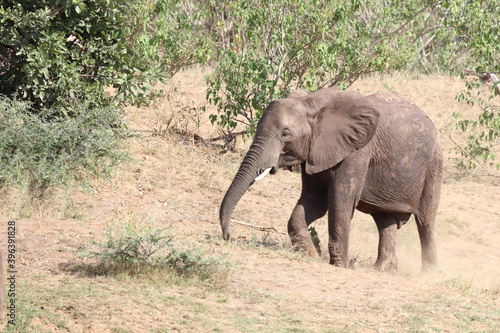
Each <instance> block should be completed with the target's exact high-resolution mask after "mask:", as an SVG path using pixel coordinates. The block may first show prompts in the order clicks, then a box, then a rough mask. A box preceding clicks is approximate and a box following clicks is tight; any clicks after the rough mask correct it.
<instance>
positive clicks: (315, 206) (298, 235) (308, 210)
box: [288, 198, 327, 258]
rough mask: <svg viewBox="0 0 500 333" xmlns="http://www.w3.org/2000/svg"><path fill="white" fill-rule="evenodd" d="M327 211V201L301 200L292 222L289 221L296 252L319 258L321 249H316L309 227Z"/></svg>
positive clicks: (289, 233) (294, 211) (289, 229)
mask: <svg viewBox="0 0 500 333" xmlns="http://www.w3.org/2000/svg"><path fill="white" fill-rule="evenodd" d="M323 201H324V202H323ZM326 211H327V207H326V200H322V199H319V200H313V199H311V200H307V199H305V198H301V199H300V200H299V202H298V203H297V205H296V206H295V209H294V210H293V213H292V216H290V220H288V235H289V236H290V239H291V241H292V244H293V247H294V248H295V249H296V250H298V251H302V252H304V253H305V254H306V255H309V256H311V257H313V258H318V257H319V251H318V250H319V249H318V248H316V246H315V244H314V242H313V240H312V237H311V235H310V233H309V230H307V227H308V226H309V225H310V224H311V223H312V222H313V221H315V220H317V219H319V218H321V217H323V216H324V215H325V214H326Z"/></svg>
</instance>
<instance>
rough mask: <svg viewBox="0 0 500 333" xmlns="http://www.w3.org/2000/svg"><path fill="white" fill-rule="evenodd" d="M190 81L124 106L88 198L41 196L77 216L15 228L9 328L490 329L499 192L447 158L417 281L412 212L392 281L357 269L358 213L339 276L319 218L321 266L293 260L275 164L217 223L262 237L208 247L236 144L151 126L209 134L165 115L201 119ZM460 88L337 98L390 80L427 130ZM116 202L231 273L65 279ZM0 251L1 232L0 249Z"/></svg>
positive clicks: (367, 233) (364, 261) (369, 246)
mask: <svg viewBox="0 0 500 333" xmlns="http://www.w3.org/2000/svg"><path fill="white" fill-rule="evenodd" d="M204 74H205V73H203V72H202V71H201V70H197V69H192V70H189V71H187V72H184V73H180V74H178V75H177V76H176V77H174V79H173V81H172V86H171V87H168V89H170V90H169V91H170V92H171V97H170V98H171V99H172V100H169V101H166V102H164V103H163V104H159V105H158V106H157V107H156V108H149V109H145V108H142V109H135V108H131V109H129V110H128V115H127V118H128V119H129V127H131V128H133V129H136V130H137V131H138V132H137V133H138V134H140V136H141V137H140V138H134V139H133V140H132V142H131V152H132V155H133V157H134V162H133V163H130V164H129V165H126V166H124V168H123V170H122V171H121V172H119V173H118V174H117V175H116V176H115V177H114V178H113V179H112V180H111V182H106V183H102V184H96V185H95V186H94V187H93V188H92V194H93V196H89V195H88V194H86V193H74V194H72V196H71V198H68V199H61V198H55V199H54V202H53V203H55V205H54V206H55V207H57V206H58V205H59V204H58V202H60V203H62V202H68V203H70V205H68V206H69V207H70V208H69V209H66V212H68V211H70V213H65V215H66V216H70V215H71V216H75V217H76V216H78V217H79V218H77V219H75V218H71V219H67V220H61V219H58V218H54V217H50V218H33V217H31V218H29V219H22V220H18V221H17V226H18V228H19V234H18V239H19V243H20V253H21V254H22V257H21V259H20V260H21V261H20V266H19V267H20V268H19V276H20V277H22V284H21V285H20V287H19V288H20V291H21V294H20V298H19V304H21V305H20V306H21V307H20V309H21V310H20V311H22V312H23V313H24V314H23V315H25V316H28V320H27V325H28V327H27V328H24V332H36V331H40V332H46V331H49V332H58V331H71V332H166V331H182V332H207V331H216V332H217V331H218V332H256V331H258V332H280V331H281V332H290V331H297V332H337V331H339V332H341V331H345V332H353V331H354V332H391V331H392V332H404V331H415V332H416V331H419V332H427V331H447V332H467V331H485V332H493V331H498V330H500V312H499V310H498V309H499V307H498V305H499V301H500V298H499V297H498V296H499V290H500V219H499V215H498V212H497V210H498V203H499V202H500V188H499V187H498V186H497V185H495V184H492V183H491V181H490V180H489V179H488V178H479V179H474V180H470V179H468V180H462V181H456V180H455V177H454V173H455V171H456V169H455V168H454V166H453V164H452V162H451V161H449V160H447V161H446V176H445V179H444V184H443V192H442V201H441V206H440V210H439V212H438V222H437V233H438V247H439V258H440V259H439V260H440V267H439V270H438V271H436V272H433V273H429V274H424V275H422V274H420V245H419V241H418V235H417V230H416V226H415V223H414V221H413V219H412V220H410V221H409V222H408V223H407V225H405V226H403V228H402V229H401V230H399V231H398V240H397V244H398V248H397V251H398V256H399V264H400V272H399V273H398V274H394V275H389V274H383V273H379V272H375V271H373V270H372V268H371V266H372V265H373V263H374V261H375V257H376V249H377V241H378V236H377V232H376V227H375V223H374V222H373V221H372V219H371V217H369V216H367V215H364V214H361V213H356V214H355V217H354V220H353V222H352V231H351V241H350V245H351V246H350V254H351V257H352V258H356V265H355V267H354V268H351V269H339V268H334V267H332V266H330V265H328V264H327V262H326V261H327V253H326V252H327V251H326V244H327V234H328V232H327V222H326V221H327V219H326V218H322V219H321V220H319V221H316V222H315V223H314V224H313V226H314V227H315V230H316V231H317V233H318V236H319V239H320V246H321V248H322V250H323V257H322V259H321V260H319V261H315V260H310V259H307V258H304V257H303V256H301V255H300V254H297V253H295V252H293V251H292V250H291V247H290V242H289V240H288V236H287V235H286V221H287V220H288V217H289V215H290V214H291V212H292V209H293V207H294V205H295V203H296V201H297V199H298V197H299V195H300V175H299V174H297V173H290V172H282V171H280V172H278V173H277V174H276V175H274V176H269V177H266V178H264V179H263V180H262V181H260V182H258V183H256V184H254V185H253V186H252V188H251V189H250V190H249V191H248V193H247V194H245V196H244V197H243V198H242V200H241V201H240V203H239V204H238V206H237V208H236V210H235V212H234V214H233V218H234V219H236V220H240V221H244V222H247V223H251V224H255V225H260V226H264V227H267V228H274V229H275V230H276V232H262V231H258V230H256V229H253V228H249V227H247V226H243V225H237V224H233V225H232V234H231V235H232V237H233V238H234V240H233V241H232V242H230V243H226V242H224V241H222V240H221V237H220V226H219V224H218V209H219V206H220V202H221V199H222V197H223V195H224V192H225V191H226V189H227V187H228V186H229V184H230V182H231V180H232V177H233V175H234V174H235V173H236V171H237V168H238V166H239V162H240V161H241V159H242V158H243V154H244V152H245V150H246V148H248V146H249V144H250V142H243V141H241V140H240V141H239V142H238V144H237V146H238V147H239V148H241V150H237V151H235V152H225V151H223V150H222V149H220V148H218V147H209V146H208V147H207V146H203V145H196V144H195V143H194V142H193V140H192V139H191V138H189V137H186V136H183V135H180V134H178V133H175V132H172V131H166V130H165V128H166V127H167V125H168V126H169V127H170V128H171V127H173V126H174V125H175V126H176V127H180V128H184V129H187V130H189V131H195V132H196V133H198V134H200V135H202V136H204V137H214V136H217V135H218V132H217V130H216V129H214V128H212V127H211V125H210V123H209V121H208V114H210V113H211V112H214V111H215V110H213V109H212V108H211V107H210V106H208V105H207V106H206V108H207V111H206V112H205V113H204V114H197V115H196V116H195V117H192V116H189V114H188V116H189V117H187V118H182V117H181V118H179V117H177V116H175V117H172V114H173V113H175V112H176V111H178V110H179V109H182V108H184V107H185V106H191V105H195V106H196V110H198V111H200V110H201V109H200V108H199V106H200V105H202V103H204V97H205V91H204V89H205V86H204V80H203V76H204ZM462 84H463V83H462V82H461V81H460V80H459V79H456V78H446V77H410V76H407V75H404V74H399V73H396V74H394V75H392V76H385V77H379V76H373V77H370V78H366V79H364V80H361V81H359V82H357V83H356V84H355V85H354V86H353V87H352V89H355V90H359V91H360V92H361V93H363V94H369V93H372V92H375V91H377V90H383V89H386V88H391V87H394V90H395V91H397V92H398V93H400V94H401V95H402V96H404V97H405V98H407V99H408V100H410V101H412V102H414V103H415V104H417V105H419V106H421V107H422V109H423V110H424V111H426V112H427V114H429V116H430V117H431V119H432V120H433V121H434V122H435V123H436V125H437V126H438V127H441V126H444V125H446V124H447V122H449V119H450V116H451V114H452V113H453V112H454V111H457V110H462V111H467V110H466V109H465V108H464V106H461V105H457V104H456V103H455V100H454V97H455V95H456V93H457V91H459V90H460V89H461V88H462ZM174 87H176V89H177V91H176V92H175V89H174ZM193 101H194V104H193V103H192V102H193ZM188 118H189V119H188ZM198 118H199V120H200V121H199V126H198V125H197V124H196V122H197V119H198ZM170 119H172V120H170ZM153 133H154V134H155V135H153ZM455 134H457V135H458V132H456V133H455ZM446 135H447V134H446V133H445V134H441V141H442V144H443V148H444V151H445V154H447V149H448V148H450V147H451V144H452V143H451V142H450V141H449V140H448V139H447V136H446ZM447 156H448V155H447ZM0 198H1V197H0ZM0 200H5V199H3V198H2V199H0ZM9 205H10V206H9ZM15 205H16V204H15V203H12V202H9V201H8V200H7V201H6V202H5V203H4V206H2V207H14V208H2V209H5V210H4V211H3V213H4V216H7V217H11V216H12V215H10V213H9V212H10V211H13V210H15ZM50 209H51V208H50V206H49V208H46V210H50ZM117 209H118V210H122V211H126V212H127V211H136V212H137V213H138V214H142V215H147V216H151V217H153V218H154V219H155V221H156V222H157V223H158V224H159V225H160V226H162V227H169V228H171V230H172V232H173V233H174V234H175V235H176V238H177V239H178V240H179V245H178V246H179V249H180V250H188V249H192V248H200V249H202V250H203V251H204V253H206V254H207V255H208V256H214V257H225V258H227V260H228V261H229V262H230V263H231V266H232V267H233V271H232V274H231V275H230V278H229V280H228V281H224V284H225V288H223V289H220V290H219V289H217V288H216V289H215V290H214V289H213V288H204V287H203V285H202V284H199V283H198V284H196V283H195V284H185V283H184V284H183V283H182V281H178V282H176V283H172V281H169V280H168V279H165V278H162V277H161V275H157V274H156V273H154V272H151V273H150V274H146V275H135V276H130V275H129V274H123V275H119V274H118V275H111V276H102V275H98V276H95V275H94V276H87V275H85V274H76V273H74V272H71V271H69V270H68V269H67V267H68V265H75V264H78V263H79V261H78V260H81V259H78V258H76V256H75V250H76V249H77V248H78V247H79V246H82V245H85V244H88V242H89V241H90V239H95V237H96V236H97V235H98V234H99V233H100V232H101V231H102V230H103V228H105V224H106V223H105V222H106V221H109V220H110V219H113V218H114V216H116V211H117ZM49 215H50V214H49ZM142 215H141V216H142ZM41 216H47V215H43V214H41ZM3 230H4V231H2V232H4V233H5V230H6V228H4V229H3ZM5 246H6V244H5V238H2V242H0V248H6V247H5ZM20 331H23V329H20Z"/></svg>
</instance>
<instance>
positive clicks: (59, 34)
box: [0, 0, 159, 110]
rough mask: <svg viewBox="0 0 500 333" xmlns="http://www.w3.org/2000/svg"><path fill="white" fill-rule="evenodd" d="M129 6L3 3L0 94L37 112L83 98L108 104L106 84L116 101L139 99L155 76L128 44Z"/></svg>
mask: <svg viewBox="0 0 500 333" xmlns="http://www.w3.org/2000/svg"><path fill="white" fill-rule="evenodd" d="M128 7H129V4H127V3H125V2H122V1H113V0H88V1H79V0H76V1H73V0H46V1H31V0H24V1H21V2H17V1H7V0H6V1H2V6H1V7H0V22H1V24H0V59H1V60H0V66H1V67H0V73H2V74H1V75H0V93H2V94H4V95H7V96H9V97H16V98H20V99H25V100H29V101H31V102H32V107H33V108H34V109H36V110H41V109H43V108H52V107H53V106H69V105H70V104H71V102H72V101H73V100H74V99H78V100H82V99H86V97H87V96H88V95H89V94H92V95H94V98H95V100H98V101H100V103H102V104H108V103H109V101H108V100H107V99H108V98H107V96H106V95H105V94H104V88H106V87H109V86H113V87H115V88H116V89H117V91H118V93H117V94H116V96H115V97H116V98H121V100H120V101H121V102H125V101H126V99H128V100H129V101H131V102H138V101H139V100H140V101H143V100H145V99H146V97H147V96H146V94H145V92H146V91H147V85H145V83H147V81H149V80H155V79H158V78H159V73H158V72H157V69H156V68H151V67H149V64H148V62H145V61H142V59H141V58H140V57H138V55H137V54H136V53H134V52H133V50H132V48H131V45H130V44H129V43H127V39H126V32H127V30H128V29H127V13H128ZM96 96H99V98H96Z"/></svg>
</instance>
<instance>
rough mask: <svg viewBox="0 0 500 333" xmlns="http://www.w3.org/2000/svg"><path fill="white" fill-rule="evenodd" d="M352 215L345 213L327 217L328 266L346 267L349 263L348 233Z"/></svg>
mask: <svg viewBox="0 0 500 333" xmlns="http://www.w3.org/2000/svg"><path fill="white" fill-rule="evenodd" d="M351 218H352V215H350V214H347V212H345V211H344V212H341V214H338V213H337V214H336V213H333V214H332V210H330V213H329V215H328V233H329V235H330V237H329V240H328V251H329V252H330V264H331V265H334V266H339V267H347V265H348V261H349V256H348V255H349V231H350V227H351Z"/></svg>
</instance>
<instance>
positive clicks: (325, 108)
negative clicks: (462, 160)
mask: <svg viewBox="0 0 500 333" xmlns="http://www.w3.org/2000/svg"><path fill="white" fill-rule="evenodd" d="M297 164H300V165H301V169H302V193H301V196H300V198H299V200H298V202H297V205H296V206H295V209H294V210H293V213H292V215H291V217H290V219H289V221H288V233H289V236H290V238H291V240H292V243H293V245H294V246H295V247H297V248H299V249H302V250H303V251H305V252H306V253H307V254H309V255H311V256H315V257H317V256H318V253H317V250H316V248H315V246H314V244H313V241H312V238H311V236H310V234H309V232H308V230H307V227H308V226H309V225H310V224H311V223H312V222H313V221H315V220H316V219H318V218H321V217H322V216H324V215H325V214H326V212H327V211H328V233H329V243H328V250H329V254H330V263H331V264H333V265H336V266H347V264H348V247H349V231H350V224H351V219H352V217H353V214H354V209H357V210H359V211H361V212H363V213H366V214H370V215H371V216H372V217H373V219H374V220H375V223H376V224H377V229H378V233H379V245H378V257H377V260H376V262H375V268H376V269H380V270H397V258H396V254H395V239H396V230H397V229H399V228H400V227H401V226H402V225H404V224H405V223H406V222H407V221H408V219H409V218H410V216H411V214H413V215H414V216H415V220H416V224H417V228H418V233H419V237H420V243H421V249H422V254H421V255H422V269H426V268H427V267H428V266H435V265H436V262H437V258H436V241H435V236H434V222H435V218H436V211H437V207H438V202H439V196H440V188H441V177H442V173H443V156H442V151H441V147H440V144H439V142H438V139H437V134H436V129H435V127H434V124H433V123H432V121H431V120H430V119H429V117H427V116H426V115H425V114H424V112H423V111H422V110H420V109H419V108H418V107H417V106H415V105H414V104H412V103H410V102H407V101H405V100H404V99H402V98H400V97H399V96H398V95H397V94H395V93H389V92H386V93H376V94H374V95H370V96H362V95H360V94H358V93H355V92H351V91H342V90H339V89H337V88H327V89H321V90H318V91H316V92H314V93H309V92H308V91H305V90H297V91H295V92H293V93H292V94H290V95H289V96H288V97H287V98H285V99H281V100H275V101H272V102H271V103H270V104H269V106H268V107H267V109H266V111H265V112H264V114H263V115H262V118H261V119H260V121H259V122H258V124H257V131H256V135H255V138H254V140H253V142H252V145H251V147H250V149H249V150H248V152H247V154H246V156H245V158H244V159H243V162H242V163H241V166H240V168H239V170H238V172H237V174H236V176H235V177H234V180H233V181H232V183H231V185H230V187H229V189H228V190H227V192H226V194H225V196H224V199H223V201H222V204H221V208H220V223H221V226H222V232H223V238H224V239H228V238H229V226H230V218H231V214H232V212H233V210H234V207H235V206H236V204H237V203H238V201H239V200H240V198H241V197H242V196H243V194H244V193H245V192H246V191H247V190H248V188H249V187H250V186H251V185H252V184H253V183H254V181H255V180H256V179H259V178H260V177H262V176H263V175H264V174H266V173H267V172H269V171H270V172H271V174H275V173H276V172H277V171H278V169H279V168H281V167H287V166H293V165H297Z"/></svg>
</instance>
